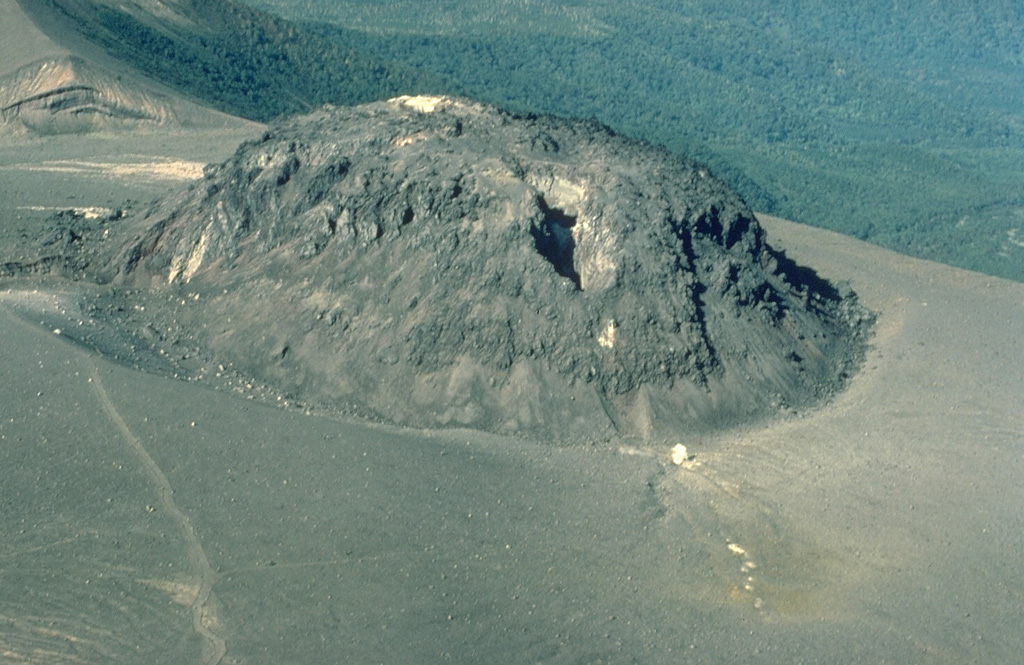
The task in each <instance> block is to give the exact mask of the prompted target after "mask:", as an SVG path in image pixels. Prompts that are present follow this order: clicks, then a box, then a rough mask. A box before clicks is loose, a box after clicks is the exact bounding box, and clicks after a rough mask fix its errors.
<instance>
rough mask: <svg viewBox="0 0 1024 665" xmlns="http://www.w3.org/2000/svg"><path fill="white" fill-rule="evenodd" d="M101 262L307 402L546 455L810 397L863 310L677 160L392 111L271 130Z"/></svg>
mask: <svg viewBox="0 0 1024 665" xmlns="http://www.w3.org/2000/svg"><path fill="white" fill-rule="evenodd" d="M133 228H134V229H135V233H134V236H133V237H132V239H131V240H130V241H129V242H127V243H126V245H125V249H124V251H123V252H122V253H121V254H120V256H119V257H118V259H117V260H116V261H115V262H114V263H112V264H111V267H110V270H111V271H113V272H116V273H117V275H116V280H117V281H118V282H119V283H122V284H131V285H146V286H150V287H153V288H155V289H158V290H172V291H173V290H175V289H178V290H182V291H185V292H188V293H196V294H202V297H201V298H200V297H197V298H189V299H182V302H183V303H187V305H182V306H181V307H180V308H179V310H178V311H175V312H174V313H173V316H174V317H175V321H176V322H177V323H178V324H180V325H182V326H184V327H185V328H186V329H189V330H191V331H193V332H194V334H196V335H197V336H198V337H199V338H200V342H201V343H200V345H201V346H203V347H205V348H206V349H208V350H209V351H210V352H211V353H213V354H214V355H216V356H217V357H218V358H223V359H226V360H228V361H230V362H231V363H232V364H233V365H234V366H235V367H238V368H239V369H241V370H242V371H245V372H248V373H250V374H251V375H253V376H255V377H258V378H260V379H261V380H265V381H267V382H269V383H271V384H272V385H275V386H278V387H280V389H281V390H282V391H284V392H286V393H287V394H290V395H292V396H294V398H295V399H298V400H300V401H303V402H304V403H307V404H313V405H318V406H322V407H328V408H330V407H331V406H332V405H333V406H335V407H339V408H342V407H344V408H351V409H354V410H357V411H358V412H360V413H364V414H366V415H369V416H371V417H376V418H380V419H384V420H387V421H390V422H395V423H400V424H405V425H412V426H417V427H453V426H458V427H462V426H465V427H472V428H478V429H483V430H490V431H495V432H510V433H519V434H527V435H531V436H537V437H541V438H549V439H555V440H558V441H568V440H578V439H584V438H590V437H594V436H601V435H608V434H611V433H618V434H627V435H636V436H643V437H652V436H660V435H661V434H663V433H667V432H679V431H680V430H683V431H687V432H703V431H710V430H715V429H719V428H722V427H728V426H732V425H735V424H737V423H740V422H744V421H749V420H751V419H756V418H761V417H765V416H769V415H772V414H777V413H778V412H779V411H780V410H785V409H791V408H794V409H798V408H804V407H808V406H810V405H813V404H816V403H818V402H820V401H821V400H823V399H826V398H827V397H828V396H830V395H832V394H834V393H835V391H837V390H839V389H841V388H842V387H843V385H844V384H845V382H846V381H847V380H848V378H849V377H850V376H851V374H852V373H854V372H855V371H856V369H857V367H858V366H859V363H860V362H861V361H862V359H863V353H864V347H865V336H866V334H867V331H868V330H869V328H870V322H871V317H870V315H869V314H868V313H867V312H866V311H865V310H864V309H863V308H862V307H861V306H860V305H859V304H858V303H857V299H856V296H855V295H854V294H853V292H852V291H851V290H849V289H848V288H845V287H837V286H834V285H832V284H829V283H827V282H826V281H825V280H823V279H821V278H819V277H818V276H817V275H816V274H815V273H814V272H813V271H812V270H810V269H807V268H803V267H800V266H797V265H795V264H794V263H793V262H792V261H791V260H789V259H788V258H787V257H786V256H785V255H784V254H783V253H781V252H778V251H775V250H774V249H772V248H771V247H770V246H769V245H768V243H767V242H766V238H765V234H764V232H763V230H762V229H761V227H760V226H759V225H758V223H757V221H756V220H755V218H754V216H753V214H752V213H751V211H750V210H749V209H748V208H747V206H746V205H745V204H744V203H743V201H741V200H740V199H739V197H738V196H736V195H735V194H734V193H733V192H731V191H730V190H729V189H728V188H727V187H726V186H725V185H724V184H723V183H721V182H720V181H718V180H716V179H715V178H713V177H712V176H711V175H709V174H708V172H707V171H706V170H705V169H704V168H703V167H702V166H701V165H699V164H697V163H695V162H692V161H690V160H688V159H686V158H683V157H680V156H678V155H674V154H671V153H668V152H667V151H665V150H663V149H661V148H658V147H656V146H652V145H650V144H646V143H642V142H637V141H632V140H628V139H625V138H622V137H620V136H617V135H615V134H614V133H612V132H611V131H609V130H608V129H606V128H604V127H602V126H600V125H597V124H595V123H592V122H581V121H572V120H563V119H558V118H553V117H538V116H522V115H515V114H511V113H507V112H504V111H500V110H498V109H495V108H493V107H490V106H486V105H483V104H480V103H476V102H473V101H470V100H466V99H457V98H449V97H402V98H397V99H393V100H389V101H386V102H378V103H374V104H368V105H364V106H358V107H353V108H332V107H325V108H322V109H319V110H317V111H315V112H313V113H311V114H309V115H306V116H301V117H296V118H291V119H288V120H284V121H282V122H281V123H279V124H278V125H276V126H274V127H272V128H271V129H269V130H268V131H267V132H266V134H265V135H264V136H263V137H262V138H261V139H259V140H256V141H251V142H248V143H245V144H243V145H242V146H241V147H239V149H238V151H237V152H236V153H235V155H234V156H233V157H232V158H230V159H229V160H227V161H226V162H225V163H223V164H220V165H218V166H213V167H210V168H208V169H207V172H206V175H205V177H204V178H203V179H202V180H201V181H198V182H196V183H195V184H193V185H192V186H191V187H190V188H188V189H187V190H185V191H182V192H179V193H178V194H176V195H173V196H171V197H168V198H167V199H165V200H164V201H162V202H161V203H160V204H159V205H157V206H156V207H155V208H154V209H153V210H152V212H151V213H150V214H149V215H148V216H147V217H146V218H145V219H144V220H142V221H141V222H138V223H137V224H136V225H135V226H134V227H133Z"/></svg>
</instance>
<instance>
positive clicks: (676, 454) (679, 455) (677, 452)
mask: <svg viewBox="0 0 1024 665" xmlns="http://www.w3.org/2000/svg"><path fill="white" fill-rule="evenodd" d="M688 459H690V453H689V452H688V451H687V450H686V446H684V445H683V444H681V443H677V444H676V445H675V446H673V447H672V463H673V464H675V465H676V466H680V465H682V463H683V462H685V461H686V460H688Z"/></svg>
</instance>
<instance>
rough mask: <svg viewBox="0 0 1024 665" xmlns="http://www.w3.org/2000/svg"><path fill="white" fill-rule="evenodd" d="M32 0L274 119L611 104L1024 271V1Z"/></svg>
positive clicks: (610, 110)
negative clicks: (351, 111) (378, 102)
mask: <svg viewBox="0 0 1024 665" xmlns="http://www.w3.org/2000/svg"><path fill="white" fill-rule="evenodd" d="M246 3H247V5H252V6H253V7H258V8H261V9H266V10H271V11H273V12H276V13H277V14H279V15H281V16H283V17H284V18H283V19H282V18H276V17H274V16H270V15H268V14H264V13H262V12H260V11H256V10H254V9H252V8H250V7H249V6H247V5H246V4H242V3H240V2H238V1H237V0H216V1H208V2H200V1H199V0H133V1H132V2H113V1H112V0H41V1H40V2H32V3H30V2H27V1H26V0H22V4H23V6H25V7H26V10H28V9H29V6H30V5H31V6H32V11H34V12H36V13H40V12H44V13H45V12H49V15H50V16H51V17H53V16H57V17H60V18H61V20H63V21H64V22H65V23H66V24H70V25H73V26H75V27H76V29H77V30H79V31H80V32H81V33H82V34H85V35H86V36H88V37H89V38H90V39H93V40H95V41H98V42H100V43H102V44H103V45H105V47H106V48H107V49H108V50H110V51H111V52H113V53H115V54H116V55H118V56H119V57H122V58H125V59H126V60H129V61H131V62H132V63H134V64H135V65H136V66H138V67H140V68H143V69H144V70H145V71H146V72H147V73H149V74H150V75H151V76H154V77H156V78H159V79H161V80H163V81H165V82H166V83H168V84H169V85H172V86H175V87H177V88H178V89H180V90H183V91H185V92H186V93H187V94H189V95H190V96H192V97H194V98H198V99H202V100H206V101H207V102H208V103H210V104H212V105H214V106H215V107H217V108H219V109H221V110H225V111H229V112H232V113H236V114H240V115H243V116H245V117H249V118H253V119H258V120H268V119H270V118H272V117H274V116H277V115H280V114H284V113H293V112H298V111H304V110H306V109H308V108H310V107H311V106H314V105H317V104H319V103H322V102H328V101H329V102H334V103H342V104H351V103H357V102H362V101H368V100H372V99H382V98H386V97H391V96H394V95H396V94H414V93H419V92H428V91H429V92H432V93H448V94H459V95H466V96H470V97H474V98H478V99H481V100H483V101H487V102H491V103H495V104H498V105H501V106H505V107H508V108H512V109H515V110H528V111H535V112H548V113H555V114H558V115H566V116H583V117H594V118H596V119H598V120H600V121H602V122H604V123H606V124H608V125H610V126H611V127H612V128H613V129H615V130H617V131H619V132H622V133H625V134H627V135H630V136H636V137H641V138H645V139H648V140H650V141H652V142H656V143H660V144H664V145H666V146H667V147H668V148H670V149H671V150H675V151H678V152H683V153H685V154H687V155H689V156H691V157H695V158H697V159H700V160H702V161H704V162H706V163H707V164H708V165H709V166H710V167H711V169H712V170H713V171H714V172H715V173H716V174H717V175H719V176H720V177H722V178H723V179H725V180H726V181H728V182H729V183H730V184H732V185H733V186H734V187H735V188H736V189H737V190H738V191H739V192H740V193H741V194H742V195H743V196H744V198H745V199H746V200H747V201H748V202H749V203H750V205H751V206H752V207H754V208H755V209H758V210H762V211H765V212H770V213H773V214H777V215H780V216H785V217H789V218H792V219H796V220H800V221H803V222H807V223H811V224H816V225H820V226H825V227H828V228H831V229H834V230H838V231H841V232H844V233H847V234H850V235H854V236H857V237H860V238H863V239H867V240H869V241H872V242H876V243H879V244H882V245H885V246H888V247H891V248H894V249H897V250H899V251H903V252H906V253H909V254H913V255H916V256H921V257H925V258H930V259H935V260H939V261H943V262H946V263H951V264H954V265H958V266H961V267H966V268H971V269H975V270H980V271H983V272H988V273H991V274H996V275H1001V276H1005V277H1010V278H1013V279H1017V280H1022V281H1024V189H1022V188H1021V186H1020V185H1021V182H1022V181H1024V92H1022V91H1024V64H1022V63H1024V49H1022V47H1021V44H1024V32H1022V31H1024V7H1022V6H1019V5H1016V4H1014V3H1012V2H1008V1H1002V2H969V3H957V4H956V5H955V6H953V5H948V4H945V3H940V2H937V1H935V0H927V1H925V2H918V3H900V2H892V0H867V1H865V2H859V3H855V4H854V5H851V6H840V5H835V4H829V3H824V2H819V1H812V0H807V1H802V2H797V1H796V0H788V1H787V2H783V3H773V4H772V5H771V6H768V5H765V4H763V3H755V2H752V1H751V0H724V1H722V2H711V1H710V0H691V1H686V2H678V1H675V0H672V1H669V0H631V1H629V2H620V1H616V2H610V1H608V0H581V1H578V2H575V3H573V4H571V5H570V4H567V3H564V2H560V1H559V0H480V1H478V2H474V3H468V2H465V0H423V1H417V2H405V1H400V2H389V3H386V4H381V3H379V2H376V1H375V0H374V1H371V0H350V1H348V2H335V1H333V0H332V1H330V2H328V1H326V0H246Z"/></svg>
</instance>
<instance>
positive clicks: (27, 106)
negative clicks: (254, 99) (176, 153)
mask: <svg viewBox="0 0 1024 665" xmlns="http://www.w3.org/2000/svg"><path fill="white" fill-rule="evenodd" d="M227 122H228V116H223V115H222V114H220V113H217V112H215V111H212V110H210V109H205V108H202V107H199V106H197V105H195V104H193V103H191V102H187V101H185V100H182V99H177V98H174V97H171V96H168V95H165V94H162V93H160V92H157V91H155V90H151V89H149V88H148V87H147V86H146V85H145V84H144V83H142V82H141V81H140V80H138V79H137V78H135V77H131V76H124V75H118V74H115V73H113V72H108V71H106V70H105V69H103V68H102V67H97V66H95V65H92V64H90V63H89V62H87V61H86V60H84V59H83V58H80V57H77V56H73V55H58V56H53V57H45V58H41V59H39V60H37V61H35V62H32V63H29V64H27V65H25V66H23V67H20V68H19V69H17V70H15V71H14V72H12V73H10V74H8V75H7V76H4V77H2V78H0V133H3V134H8V135H10V134H15V135H16V134H23V133H32V134H43V135H49V134H81V133H87V132H94V131H103V130H118V129H137V128H145V127H157V126H164V125H181V126H189V125H211V124H212V125H223V124H226V123H227Z"/></svg>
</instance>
